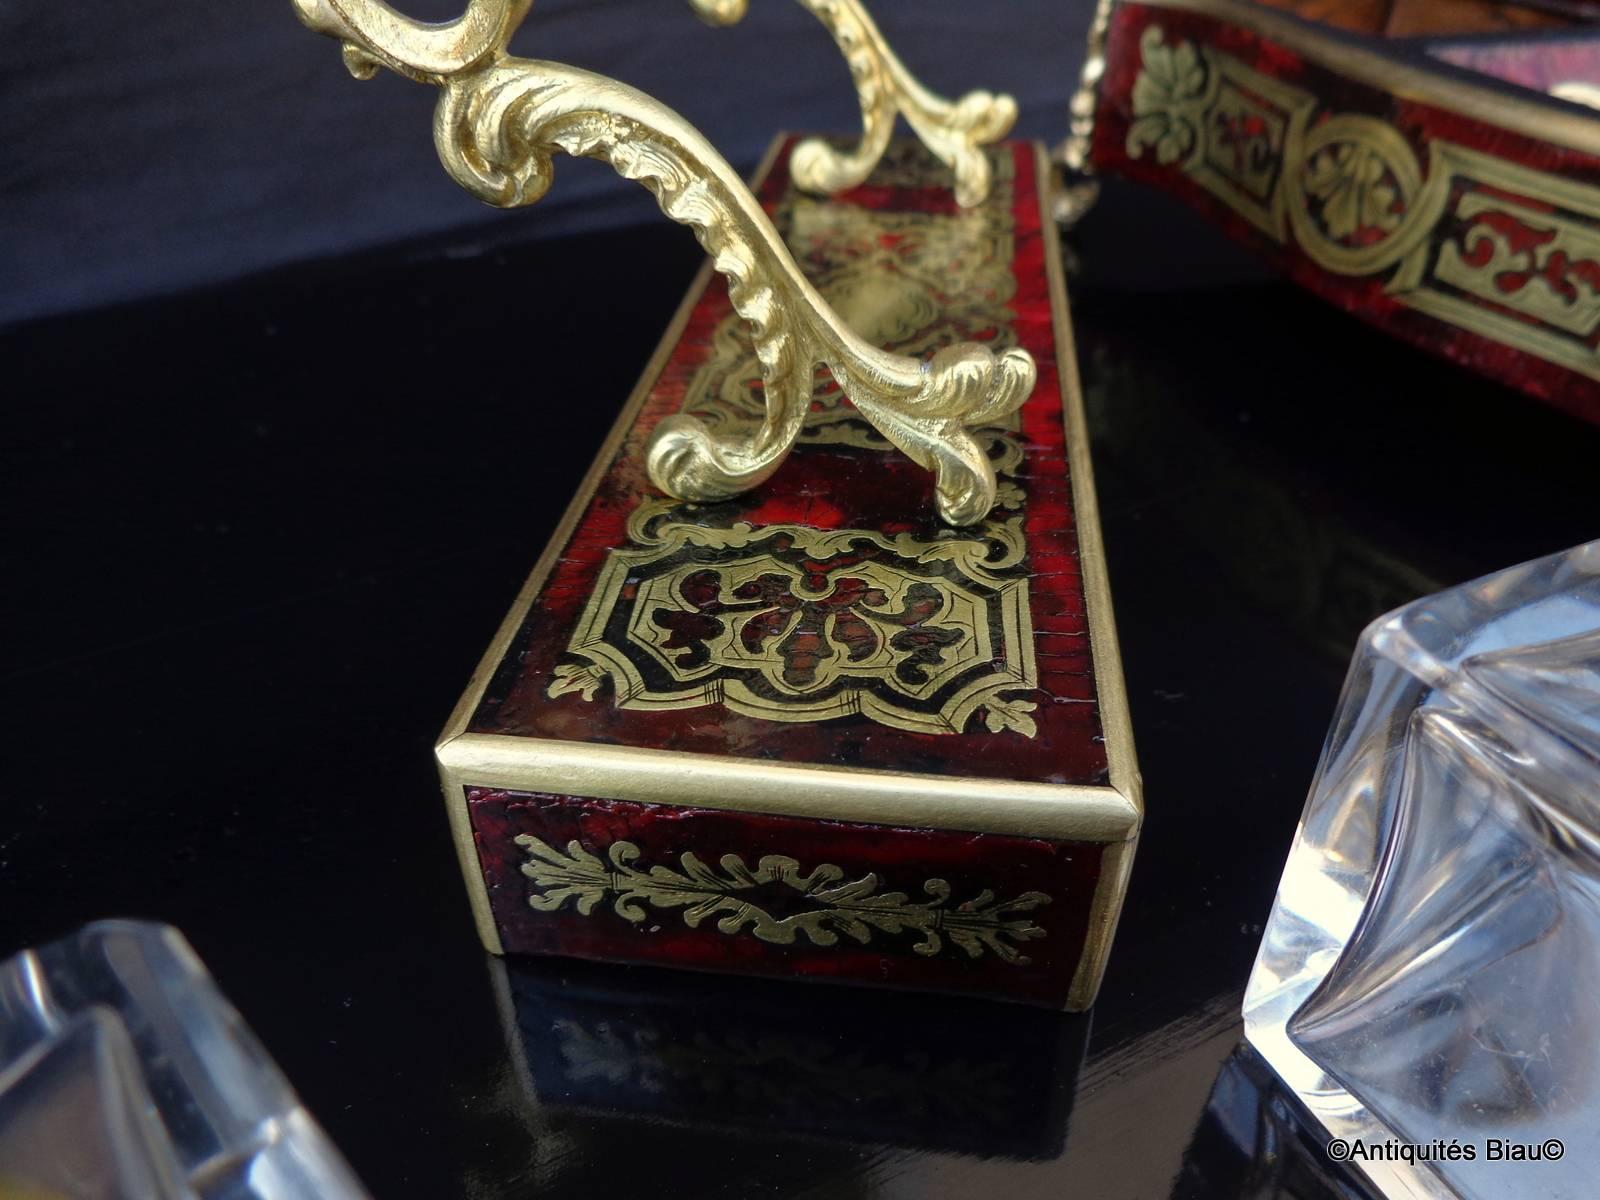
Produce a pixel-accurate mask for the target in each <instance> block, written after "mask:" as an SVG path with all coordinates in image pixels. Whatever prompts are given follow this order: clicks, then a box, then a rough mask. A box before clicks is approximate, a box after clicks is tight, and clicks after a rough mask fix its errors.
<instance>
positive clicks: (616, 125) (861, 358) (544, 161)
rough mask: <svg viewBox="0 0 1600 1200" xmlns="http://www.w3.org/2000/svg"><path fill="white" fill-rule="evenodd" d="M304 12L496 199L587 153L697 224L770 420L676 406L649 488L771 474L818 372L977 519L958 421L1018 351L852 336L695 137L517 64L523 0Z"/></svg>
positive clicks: (950, 511)
mask: <svg viewBox="0 0 1600 1200" xmlns="http://www.w3.org/2000/svg"><path fill="white" fill-rule="evenodd" d="M295 5H296V9H297V11H298V12H299V14H300V16H301V18H302V19H303V20H304V21H305V22H306V23H307V24H308V25H310V26H311V27H312V28H313V29H316V30H317V31H318V32H321V33H325V34H328V35H330V36H332V37H335V38H337V39H339V40H340V41H341V42H342V43H343V44H344V45H345V60H346V63H347V65H349V67H350V69H351V70H352V72H354V73H356V74H357V75H358V76H367V75H370V74H371V73H372V72H373V71H374V70H375V69H376V67H377V66H379V65H382V66H388V67H390V68H392V69H394V70H396V71H399V72H400V73H402V74H404V75H407V76H408V77H410V78H413V79H417V80H420V81H422V82H427V83H432V84H436V85H438V86H439V87H440V88H441V89H442V94H441V96H440V100H439V106H438V109H437V111H436V114H435V118H434V141H435V144H436V146H437V148H438V151H439V157H440V159H441V161H442V162H443V163H444V166H445V168H446V170H448V171H449V172H450V174H451V175H452V177H454V178H455V180H456V181H457V182H458V183H460V184H461V185H462V186H463V187H464V188H466V189H467V190H468V191H469V192H471V193H472V194H473V195H475V196H477V197H478V198H479V199H482V200H484V201H486V202H488V203H490V204H494V205H498V206H501V207H513V206H517V205H525V204H532V203H535V202H536V201H538V200H539V199H540V198H542V197H543V196H544V195H545V193H546V192H547V191H548V190H549V188H550V184H551V181H552V177H553V162H552V160H553V156H554V155H555V153H556V152H558V151H559V152H563V153H566V154H571V155H574V156H582V157H589V158H596V159H599V160H601V161H603V162H605V163H607V164H609V165H610V166H611V167H612V168H613V169H614V170H615V171H616V172H617V173H618V174H619V175H621V176H623V177H624V178H626V179H630V180H633V181H635V182H638V183H640V184H642V185H643V186H644V187H646V188H647V189H648V190H650V191H651V192H652V193H653V194H654V195H655V197H656V199H657V201H658V202H659V204H660V205H661V209H662V211H663V212H664V213H666V215H667V216H669V217H670V218H672V219H673V220H674V221H677V222H678V223H679V224H683V225H687V226H689V227H690V228H691V229H693V230H694V231H695V233H696V235H697V236H698V237H699V239H700V241H701V243H702V245H704V246H705V248H706V250H707V252H708V253H710V254H711V255H712V257H713V260H714V261H715V264H716V268H717V270H718V271H720V272H721V273H722V274H723V275H725V276H726V277H727V278H728V280H729V293H730V296H731V298H732V302H733V306H734V308H735V310H736V311H737V312H738V313H739V314H740V315H741V316H743V317H744V318H745V319H746V320H748V321H749V322H750V324H751V326H752V329H753V331H754V335H755V345H756V350H757V355H758V358H759V360H760V363H761V369H762V375H763V379H764V382H765V397H766V413H765V416H764V419H763V421H762V423H761V425H760V426H759V428H757V429H756V430H755V431H753V432H739V433H726V434H720V435H719V434H718V433H716V432H715V431H713V430H710V429H708V428H707V427H706V426H705V425H704V424H703V423H701V422H699V421H697V420H696V419H695V418H693V417H691V416H686V415H679V416H677V417H672V418H668V419H667V420H665V421H663V422H661V424H660V425H659V426H658V427H657V429H656V432H655V434H654V436H653V438H652V440H651V443H650V445H649V447H648V449H647V452H646V458H647V463H648V468H649V474H650V478H651V480H652V482H654V483H655V484H656V486H657V487H659V488H661V489H662V490H663V491H665V492H667V493H668V494H669V495H671V496H675V497H677V498H679V499H685V500H721V499H728V498H731V497H733V496H735V495H738V494H739V493H741V492H744V491H746V490H748V489H750V488H752V487H755V486H756V485H758V484H760V483H762V482H763V481H765V480H766V479H768V478H770V477H771V475H772V474H773V472H775V471H776V470H777V469H778V467H779V466H780V465H781V464H782V462H783V461H784V459H785V458H786V457H787V456H788V454H789V452H790V450H791V449H792V448H793V446H794V443H795V440H796V439H797V437H798V436H799V433H800V430H801V427H802V426H803V424H804V421H805V415H806V412H807V410H808V408H809V405H810V398H811V390H812V375H813V371H814V369H815V367H816V365H817V364H823V365H825V366H826V367H827V368H828V370H829V371H830V372H831V373H832V375H833V377H834V379H835V380H836V381H837V382H838V383H839V386H840V387H841V389H842V390H843V391H844V392H845V394H846V395H848V396H849V397H850V399H851V401H852V402H853V403H854V405H855V407H856V409H857V411H858V412H860V414H861V415H862V417H863V418H865V419H866V420H867V421H869V422H870V423H871V424H872V425H873V426H874V428H876V429H877V430H878V431H879V432H880V433H882V434H883V436H884V437H885V438H886V439H887V440H888V441H889V442H891V443H892V444H893V445H895V446H896V447H898V448H899V449H900V450H901V451H903V452H904V453H905V454H907V455H908V456H909V457H910V458H911V459H912V460H913V461H914V462H916V463H918V464H919V465H920V466H922V467H924V468H926V469H929V470H932V471H933V472H934V474H935V477H936V484H937V498H938V508H939V513H940V515H941V517H942V518H943V519H944V520H946V521H947V522H949V523H950V524H953V525H971V524H975V523H976V522H978V521H981V520H982V519H983V518H984V516H985V515H986V514H987V513H988V512H989V510H990V509H991V508H992V507H993V506H994V503H995V497H996V486H997V484H996V479H995V473H994V468H993V466H992V464H991V462H990V459H989V456H988V454H987V453H986V452H985V449H984V447H983V445H982V444H981V443H980V442H979V441H978V439H977V438H975V437H974V436H973V433H972V431H973V430H974V429H977V428H980V427H982V426H985V425H991V424H993V423H995V422H996V421H998V420H1001V419H1002V418H1004V417H1005V416H1007V415H1008V414H1010V413H1012V412H1015V411H1016V410H1017V409H1018V408H1020V407H1021V405H1022V404H1023V403H1024V402H1025V401H1026V400H1027V398H1028V396H1029V395H1030V394H1031V393H1032V391H1033V386H1034V383H1035V380H1036V378H1037V372H1036V368H1035V365H1034V362H1033V359H1032V357H1031V356H1029V355H1028V354H1027V353H1026V352H1025V351H1022V350H1019V349H1011V350H1005V351H1003V352H1001V353H999V354H996V353H994V352H993V351H992V350H990V349H989V348H987V347H985V346H980V345H976V344H972V343H964V344H961V345H956V346H950V347H946V348H945V349H943V350H941V351H939V352H938V353H937V354H935V355H934V356H933V357H932V358H931V360H929V361H927V362H923V361H920V360H917V359H913V358H907V357H904V356H901V355H896V354H890V353H888V352H886V351H884V350H881V349H878V348H877V347H875V346H873V345H871V344H869V343H867V342H865V341H863V340H862V339H861V338H860V337H858V336H857V335H856V334H855V333H853V332H852V331H851V330H850V329H849V328H848V327H847V326H846V325H845V323H844V322H843V321H842V320H841V319H840V318H839V317H838V315H837V314H836V313H834V312H833V310H832V309H831V308H830V307H829V306H828V305H827V303H826V302H825V301H824V300H823V299H822V297H821V296H820V295H819V294H818V293H817V291H816V289H815V288H814V287H812V285H811V284H810V283H809V282H808V281H807V280H806V278H805V276H804V275H803V274H802V273H801V271H800V269H799V267H798V266H797V265H796V263H795V261H794V259H793V257H792V256H791V255H790V253H789V251H788V249H787V248H786V247H785V246H784V244H783V241H782V239H781V238H779V236H778V234H777V232H776V231H775V230H774V229H773V227H772V223H771V221H770V220H769V219H768V218H767V216H766V214H765V213H764V212H763V211H762V208H761V206H760V204H759V203H757V201H756V200H755V198H754V197H753V196H752V195H751V194H750V191H749V189H748V188H747V187H746V186H745V185H744V183H743V182H742V181H741V180H740V179H739V177H738V175H737V174H735V172H734V171H733V169H732V168H731V167H729V166H728V164H727V162H726V161H725V160H724V159H723V158H722V156H721V155H720V154H718V153H717V152H716V150H715V149H714V148H713V147H712V146H711V144H710V143H709V142H707V141H706V139H705V138H704V137H703V136H702V135H701V134H700V133H699V132H698V131H697V130H696V129H695V128H694V127H693V126H692V125H690V124H689V123H688V122H687V121H685V120H684V119H683V118H682V117H680V116H678V115H677V114H676V113H674V112H673V111H672V110H670V109H668V108H667V107H665V106H664V105H662V104H660V103H658V102H657V101H655V100H653V99H651V98H650V97H649V96H646V95H645V94H643V93H642V92H638V91H636V90H634V89H632V88H629V87H626V86H625V85H623V84H620V83H618V82H616V81H615V80H611V79H607V78H605V77H604V76H600V75H594V74H591V73H590V72H587V71H581V70H577V69H575V68H572V67H566V66H562V65H560V64H557V63H550V62H540V61H534V60H527V59H518V58H513V57H511V56H509V55H508V54H507V53H506V51H505V41H506V39H507V38H509V36H510V34H511V32H512V31H513V30H514V29H515V27H516V25H517V23H518V22H519V21H520V20H521V18H522V16H524V15H525V14H526V11H527V8H528V0H471V3H470V4H469V6H468V9H467V12H466V14H465V15H464V16H462V17H461V18H458V19H457V20H456V21H453V22H449V23H446V24H441V25H430V24H426V23H423V22H419V21H415V20H412V19H410V18H407V17H403V16H401V15H400V14H398V13H396V12H394V10H392V9H390V8H389V7H388V6H387V5H386V4H383V3H382V2H381V0H295Z"/></svg>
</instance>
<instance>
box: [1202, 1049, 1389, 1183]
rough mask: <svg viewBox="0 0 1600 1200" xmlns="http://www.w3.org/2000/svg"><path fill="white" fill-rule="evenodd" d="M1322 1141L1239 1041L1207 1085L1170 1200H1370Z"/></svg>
mask: <svg viewBox="0 0 1600 1200" xmlns="http://www.w3.org/2000/svg"><path fill="white" fill-rule="evenodd" d="M1326 1142H1327V1137H1326V1135H1325V1134H1323V1133H1322V1132H1321V1130H1320V1129H1319V1128H1318V1127H1317V1126H1316V1125H1315V1124H1313V1123H1312V1121H1311V1120H1310V1118H1309V1117H1307V1116H1306V1115H1305V1114H1304V1113H1303V1112H1302V1111H1301V1109H1300V1107H1299V1105H1298V1104H1297V1103H1296V1102H1295V1100H1294V1098H1293V1097H1292V1096H1290V1095H1289V1093H1288V1092H1287V1091H1285V1090H1284V1088H1283V1085H1282V1084H1280V1083H1279V1082H1278V1078H1277V1076H1276V1075H1274V1074H1273V1073H1272V1068H1271V1067H1269V1066H1267V1064H1266V1063H1265V1062H1264V1061H1263V1060H1262V1058H1261V1056H1260V1055H1258V1054H1257V1053H1256V1052H1255V1051H1254V1050H1252V1049H1251V1048H1250V1046H1249V1044H1248V1043H1245V1042H1241V1043H1239V1048H1238V1049H1237V1050H1235V1051H1234V1052H1233V1053H1232V1054H1231V1055H1230V1056H1229V1057H1228V1060H1227V1061H1226V1062H1225V1063H1223V1064H1222V1070H1221V1072H1220V1073H1218V1075H1217V1082H1216V1083H1215V1084H1214V1085H1213V1086H1212V1088H1211V1098H1210V1099H1209V1100H1208V1101H1207V1102H1206V1108H1205V1112H1204V1113H1202V1114H1201V1117H1200V1124H1199V1126H1198V1127H1197V1128H1196V1129H1195V1133H1194V1140H1193V1141H1192V1142H1190V1143H1189V1149H1188V1150H1187V1151H1186V1152H1185V1153H1184V1156H1183V1170H1182V1172H1181V1173H1180V1174H1179V1175H1178V1179H1177V1183H1176V1185H1175V1186H1174V1188H1173V1197H1174V1200H1371V1192H1370V1191H1369V1189H1368V1188H1367V1187H1366V1186H1365V1185H1364V1184H1363V1183H1362V1182H1361V1180H1360V1179H1359V1178H1358V1177H1357V1176H1356V1175H1355V1173H1354V1172H1352V1171H1351V1170H1350V1169H1349V1168H1348V1167H1347V1166H1345V1165H1343V1164H1340V1163H1334V1162H1330V1161H1329V1160H1328V1155H1327V1152H1326V1150H1325V1149H1324V1147H1325V1145H1326Z"/></svg>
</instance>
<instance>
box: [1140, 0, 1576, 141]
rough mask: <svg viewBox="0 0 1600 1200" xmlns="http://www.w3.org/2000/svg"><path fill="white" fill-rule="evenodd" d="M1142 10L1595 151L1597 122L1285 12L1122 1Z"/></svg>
mask: <svg viewBox="0 0 1600 1200" xmlns="http://www.w3.org/2000/svg"><path fill="white" fill-rule="evenodd" d="M1128 2H1129V3H1136V4H1138V5H1139V6H1140V7H1143V8H1155V9H1177V10H1181V11H1184V12H1194V13H1200V14H1201V15H1203V16H1208V17H1216V18H1218V19H1219V20H1223V21H1227V22H1228V23H1229V24H1231V25H1236V26H1238V27H1240V28H1241V29H1247V30H1249V31H1250V32H1252V33H1255V34H1259V35H1260V36H1261V37H1264V38H1268V39H1270V40H1272V41H1274V42H1278V43H1279V44H1281V45H1283V46H1287V47H1288V48H1289V49H1291V50H1293V51H1294V52H1295V53H1296V54H1301V55H1304V56H1305V57H1306V58H1308V59H1310V60H1312V61H1313V62H1315V63H1317V64H1318V65H1320V66H1324V67H1327V68H1329V69H1330V70H1333V71H1337V72H1339V73H1340V74H1342V75H1345V76H1347V77H1348V78H1350V79H1354V80H1356V81H1357V82H1360V83H1366V84H1370V85H1372V86H1374V87H1378V88H1381V89H1382V90H1384V91H1386V92H1390V93H1392V94H1393V95H1395V96H1397V97H1399V98H1401V99H1404V100H1415V101H1419V102H1421V103H1424V104H1431V105H1434V106H1435V107H1438V108H1443V109H1447V110H1449V111H1452V112H1455V113H1458V114H1460V115H1463V116H1467V117H1470V118H1472V119H1473V120H1476V121H1482V122H1483V123H1484V124H1486V125H1494V126H1497V127H1498V128H1500V129H1506V130H1509V131H1511V132H1513V133H1519V134H1521V135H1523V136H1524V137H1529V138H1532V139H1534V140H1535V141H1539V142H1548V143H1550V144H1552V145H1557V146H1565V147H1567V148H1569V149H1572V150H1577V151H1580V152H1581V153H1584V154H1592V155H1595V156H1600V120H1597V119H1596V118H1595V117H1594V116H1593V115H1589V116H1584V115H1583V114H1581V113H1577V112H1568V111H1566V110H1565V109H1563V108H1561V107H1560V106H1558V105H1555V104H1541V103H1539V102H1538V101H1535V100H1528V99H1524V98H1522V97H1521V96H1517V95H1514V94H1512V93H1510V92H1506V91H1501V90H1498V89H1495V88H1490V87H1484V86H1482V85H1479V84H1474V83H1470V82H1468V81H1467V80H1464V79H1455V78H1452V77H1449V76H1446V75H1443V74H1435V73H1434V72H1432V71H1428V70H1424V69H1422V68H1421V67H1414V66H1412V65H1411V64H1410V63H1406V62H1401V61H1399V60H1397V59H1394V58H1390V57H1388V56H1387V55H1384V54H1381V53H1379V52H1378V51H1376V50H1369V49H1367V48H1366V47H1364V46H1356V45H1350V44H1348V43H1346V42H1344V41H1342V40H1340V39H1337V38H1334V37H1330V36H1327V35H1325V34H1321V33H1318V32H1317V31H1316V30H1315V29H1309V28H1307V27H1306V26H1305V25H1304V24H1302V23H1301V22H1298V21H1295V20H1293V19H1292V18H1290V17H1287V16H1284V15H1282V14H1279V13H1276V12H1273V11H1272V10H1270V9H1266V8H1262V7H1260V6H1258V5H1255V4H1249V3H1245V2H1244V0H1128Z"/></svg>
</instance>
